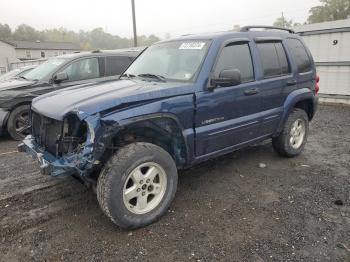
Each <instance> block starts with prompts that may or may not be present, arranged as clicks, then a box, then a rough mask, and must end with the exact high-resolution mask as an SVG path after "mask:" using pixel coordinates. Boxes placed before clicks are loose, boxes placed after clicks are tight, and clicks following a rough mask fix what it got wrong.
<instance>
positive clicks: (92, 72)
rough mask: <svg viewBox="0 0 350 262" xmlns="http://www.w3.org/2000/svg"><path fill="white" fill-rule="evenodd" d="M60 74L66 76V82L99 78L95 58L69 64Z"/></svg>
mask: <svg viewBox="0 0 350 262" xmlns="http://www.w3.org/2000/svg"><path fill="white" fill-rule="evenodd" d="M61 72H66V73H67V75H68V80H67V81H79V80H85V79H92V78H98V77H100V69H99V65H98V59H97V58H87V59H81V60H78V61H76V62H73V63H71V64H70V65H69V66H67V67H66V68H65V69H63V70H62V71H61Z"/></svg>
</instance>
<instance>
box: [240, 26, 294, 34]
mask: <svg viewBox="0 0 350 262" xmlns="http://www.w3.org/2000/svg"><path fill="white" fill-rule="evenodd" d="M253 28H261V29H274V30H283V31H288V32H289V33H291V34H295V32H294V30H292V29H289V28H283V27H276V26H268V25H267V26H264V25H251V26H244V27H242V28H241V30H240V31H241V32H248V31H250V29H253Z"/></svg>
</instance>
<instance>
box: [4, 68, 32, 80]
mask: <svg viewBox="0 0 350 262" xmlns="http://www.w3.org/2000/svg"><path fill="white" fill-rule="evenodd" d="M35 67H37V65H29V66H23V67H21V68H16V69H13V70H11V71H9V72H7V73H6V74H3V75H0V82H5V81H8V80H11V79H13V78H18V77H21V76H24V75H25V74H26V73H29V72H30V71H32V70H33V69H34V68H35Z"/></svg>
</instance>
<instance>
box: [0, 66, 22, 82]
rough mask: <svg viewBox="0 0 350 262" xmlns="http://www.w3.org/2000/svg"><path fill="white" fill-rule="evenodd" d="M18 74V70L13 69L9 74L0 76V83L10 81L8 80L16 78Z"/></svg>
mask: <svg viewBox="0 0 350 262" xmlns="http://www.w3.org/2000/svg"><path fill="white" fill-rule="evenodd" d="M19 72H20V70H19V69H14V70H12V71H10V72H7V73H6V74H4V75H1V76H0V81H3V80H7V79H10V78H12V77H14V76H16V75H17V74H18V73H19Z"/></svg>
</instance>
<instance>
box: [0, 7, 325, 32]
mask: <svg viewBox="0 0 350 262" xmlns="http://www.w3.org/2000/svg"><path fill="white" fill-rule="evenodd" d="M135 4H136V15H137V18H136V19H137V31H138V34H146V35H149V34H152V33H153V34H156V35H157V36H159V37H161V38H163V37H164V35H165V34H166V33H170V34H171V36H177V35H181V34H187V33H201V32H211V31H222V30H228V29H231V28H233V25H235V24H239V25H241V26H242V25H248V24H254V25H255V24H264V25H272V23H273V22H274V20H275V19H276V18H277V17H279V16H281V13H282V11H283V12H284V15H285V17H287V18H289V19H293V21H296V22H304V21H305V20H306V19H307V16H308V11H309V9H310V8H311V7H312V6H315V5H318V4H319V1H318V0H236V1H235V0H172V1H170V0H135ZM0 6H1V7H0V23H7V24H9V25H10V26H11V28H14V27H16V26H18V25H19V24H22V23H25V24H28V25H30V26H32V27H34V28H36V29H39V30H42V29H50V28H58V27H61V26H62V27H65V28H67V29H71V30H74V31H78V30H80V29H83V30H91V29H93V28H96V27H102V28H104V30H105V31H107V32H109V33H112V34H116V35H120V36H123V37H130V36H132V20H131V0H98V1H92V0H59V1H56V0H55V1H53V0H1V4H0Z"/></svg>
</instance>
